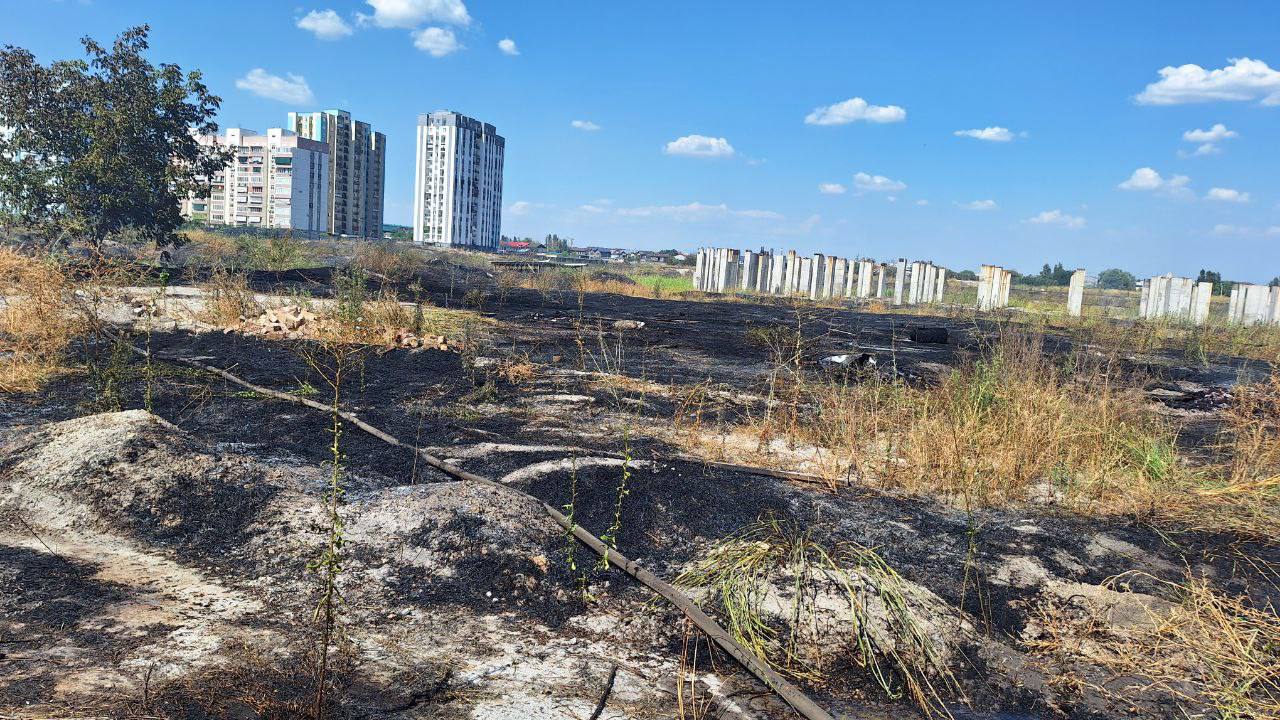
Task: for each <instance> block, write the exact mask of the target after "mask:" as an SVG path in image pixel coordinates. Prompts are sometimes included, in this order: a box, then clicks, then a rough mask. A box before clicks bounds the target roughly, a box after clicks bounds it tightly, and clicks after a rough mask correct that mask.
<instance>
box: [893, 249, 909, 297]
mask: <svg viewBox="0 0 1280 720" xmlns="http://www.w3.org/2000/svg"><path fill="white" fill-rule="evenodd" d="M894 269H895V270H896V273H895V274H894V276H893V304H894V305H901V304H902V289H903V283H905V282H906V279H907V260H906V258H898V265H897V267H896V268H894Z"/></svg>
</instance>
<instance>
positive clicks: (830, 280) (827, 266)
mask: <svg viewBox="0 0 1280 720" xmlns="http://www.w3.org/2000/svg"><path fill="white" fill-rule="evenodd" d="M835 276H836V256H835V255H828V256H827V258H826V262H825V263H824V266H823V268H822V295H821V297H822V298H823V299H827V300H829V299H831V298H832V297H835V294H836V292H835V290H836V288H835V279H836V278H835Z"/></svg>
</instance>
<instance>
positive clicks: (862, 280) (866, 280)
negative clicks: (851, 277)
mask: <svg viewBox="0 0 1280 720" xmlns="http://www.w3.org/2000/svg"><path fill="white" fill-rule="evenodd" d="M857 294H858V297H860V298H865V297H870V295H871V261H870V260H861V261H859V262H858V285H857Z"/></svg>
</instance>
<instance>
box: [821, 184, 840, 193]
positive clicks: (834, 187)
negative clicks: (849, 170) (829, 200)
mask: <svg viewBox="0 0 1280 720" xmlns="http://www.w3.org/2000/svg"><path fill="white" fill-rule="evenodd" d="M844 191H845V187H844V186H843V185H841V184H840V183H820V184H819V185H818V192H820V193H822V194H823V195H843V194H844Z"/></svg>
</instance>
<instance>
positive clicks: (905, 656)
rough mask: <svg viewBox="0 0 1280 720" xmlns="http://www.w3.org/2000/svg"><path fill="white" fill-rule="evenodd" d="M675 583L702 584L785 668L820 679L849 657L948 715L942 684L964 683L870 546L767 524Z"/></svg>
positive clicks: (884, 684) (741, 630)
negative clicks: (937, 685)
mask: <svg viewBox="0 0 1280 720" xmlns="http://www.w3.org/2000/svg"><path fill="white" fill-rule="evenodd" d="M676 582H677V584H680V585H684V586H686V587H696V588H702V589H704V590H705V592H706V593H707V598H706V599H707V600H708V601H710V602H711V603H713V604H714V605H715V606H716V607H717V608H718V610H719V611H720V613H721V614H722V615H723V616H724V618H725V622H726V629H727V630H728V631H729V632H730V634H732V635H733V637H734V639H736V640H737V641H738V642H740V643H742V644H743V645H744V646H745V647H747V648H749V649H750V650H751V651H752V652H753V653H754V654H755V655H756V656H757V657H759V658H761V659H763V660H764V661H765V662H767V663H769V665H770V666H772V667H774V668H775V669H777V670H778V671H780V672H784V673H786V674H789V675H791V676H793V677H797V678H804V679H806V680H809V681H811V682H815V683H821V682H823V680H824V679H825V678H826V677H828V676H829V674H830V672H831V670H832V669H833V668H834V667H835V666H836V665H837V664H838V663H841V662H845V661H850V662H853V663H854V664H856V665H857V666H858V667H861V668H863V669H865V670H866V671H867V673H868V674H869V675H870V677H871V678H872V679H873V680H874V681H875V682H876V684H877V685H879V686H880V688H881V689H882V690H884V692H885V693H887V694H888V695H889V696H890V697H895V698H896V697H900V696H901V695H902V694H904V693H905V694H906V695H907V696H908V697H909V698H910V699H911V700H912V701H913V702H914V703H915V704H916V705H917V706H918V707H919V708H920V709H921V710H922V711H923V712H924V713H925V714H926V715H927V716H933V715H935V714H936V715H948V713H947V711H946V708H945V705H944V703H943V701H942V699H941V697H940V696H939V694H938V692H937V691H936V690H935V688H934V683H935V682H938V683H941V687H942V688H943V689H947V690H949V689H954V688H955V687H956V683H955V678H954V677H953V676H952V674H951V672H950V671H949V670H948V669H947V667H946V662H945V660H944V657H943V652H942V650H941V649H940V648H939V647H938V646H937V645H936V644H935V641H934V640H933V638H932V637H931V635H930V634H929V632H928V631H927V630H926V629H925V622H924V621H922V620H921V619H920V618H918V617H917V615H916V614H915V611H914V609H913V603H912V601H911V599H910V596H911V593H910V591H909V590H908V589H907V586H906V583H905V582H904V581H903V580H902V578H900V577H899V576H898V574H897V573H896V572H895V571H894V570H893V568H891V567H890V566H889V565H888V564H887V563H885V561H884V560H883V559H882V558H881V557H880V556H879V555H877V554H876V553H875V552H874V551H873V550H871V549H870V548H866V547H863V546H861V545H857V544H853V543H842V544H839V545H835V546H830V547H828V546H825V545H823V544H821V543H818V542H816V541H815V540H813V538H811V537H810V536H809V535H808V534H807V533H806V532H803V531H801V530H800V529H799V528H797V527H793V526H791V525H789V524H785V523H781V522H779V521H777V520H766V521H762V522H760V523H758V524H755V525H753V526H750V527H748V528H746V529H745V530H743V531H742V532H740V533H738V534H736V535H734V536H731V537H729V538H726V539H725V540H722V541H720V542H719V543H717V544H716V545H715V546H714V547H713V548H712V549H711V551H710V552H709V553H708V554H707V556H706V557H705V558H704V559H703V560H701V561H700V562H698V563H696V564H695V565H694V566H693V567H692V568H690V569H689V570H687V571H686V572H684V573H682V574H681V575H680V577H679V578H678V579H677V581H676ZM833 637H843V638H845V639H846V642H839V641H836V642H833V641H832V638H833Z"/></svg>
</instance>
